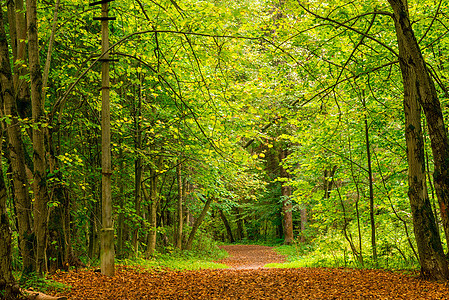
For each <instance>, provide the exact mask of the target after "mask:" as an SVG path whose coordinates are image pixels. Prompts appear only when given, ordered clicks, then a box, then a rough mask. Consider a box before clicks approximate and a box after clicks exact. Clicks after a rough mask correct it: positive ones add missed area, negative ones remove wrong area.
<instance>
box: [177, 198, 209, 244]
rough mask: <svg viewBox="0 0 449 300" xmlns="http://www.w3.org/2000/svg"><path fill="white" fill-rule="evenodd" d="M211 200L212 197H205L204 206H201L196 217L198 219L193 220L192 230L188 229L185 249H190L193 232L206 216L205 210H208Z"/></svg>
mask: <svg viewBox="0 0 449 300" xmlns="http://www.w3.org/2000/svg"><path fill="white" fill-rule="evenodd" d="M212 200H213V197H209V198H207V200H206V203H205V204H204V207H203V210H202V211H201V214H200V216H199V217H198V219H196V220H195V223H193V226H192V231H190V234H189V238H188V239H187V242H186V244H185V247H184V249H186V250H191V249H192V243H193V239H194V238H195V234H196V232H197V231H198V228H200V225H201V223H202V222H203V220H204V218H205V217H206V214H207V211H208V210H209V207H210V204H211V203H212Z"/></svg>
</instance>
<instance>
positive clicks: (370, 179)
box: [356, 98, 377, 267]
mask: <svg viewBox="0 0 449 300" xmlns="http://www.w3.org/2000/svg"><path fill="white" fill-rule="evenodd" d="M362 104H363V108H364V110H365V111H366V103H365V99H364V98H363V99H362ZM364 123H365V143H366V157H367V163H368V186H369V217H370V225H371V251H372V253H373V260H374V263H375V264H376V267H377V246H376V222H375V220H374V187H373V169H372V164H371V146H370V140H369V128H368V118H367V117H366V114H365V120H364ZM356 208H357V212H358V199H357V203H356ZM360 250H361V248H360ZM360 256H361V255H360Z"/></svg>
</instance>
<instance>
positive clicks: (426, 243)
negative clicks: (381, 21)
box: [388, 0, 449, 280]
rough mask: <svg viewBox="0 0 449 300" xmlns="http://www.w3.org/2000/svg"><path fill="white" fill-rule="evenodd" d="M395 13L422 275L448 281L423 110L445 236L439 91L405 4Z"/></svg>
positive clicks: (448, 167) (448, 194)
mask: <svg viewBox="0 0 449 300" xmlns="http://www.w3.org/2000/svg"><path fill="white" fill-rule="evenodd" d="M388 2H389V3H390V5H391V7H392V8H393V11H394V18H393V19H394V22H395V27H396V34H397V39H398V45H399V64H400V67H401V72H402V79H403V85H404V111H405V122H406V123H405V126H406V128H405V137H406V144H407V158H408V165H409V198H410V205H411V208H412V215H413V225H414V232H415V237H416V243H417V245H418V254H419V260H420V264H421V272H422V274H423V275H425V276H428V277H430V278H433V279H438V280H447V279H449V270H448V265H447V261H446V258H445V256H444V253H443V248H442V245H441V241H440V236H439V233H438V231H437V228H436V226H435V218H434V215H433V212H432V207H431V205H430V201H429V196H428V193H427V186H426V174H425V160H424V142H423V136H422V129H421V107H420V105H422V107H423V109H424V113H425V115H426V119H427V124H428V128H429V135H430V139H431V143H432V150H433V153H434V159H435V174H434V177H435V189H436V191H437V196H438V199H439V201H440V207H441V214H442V220H443V226H444V227H445V232H446V233H447V228H448V225H449V223H448V209H449V206H448V204H449V185H448V184H447V183H449V177H448V174H447V172H448V171H449V147H448V140H447V133H446V128H445V126H444V122H443V118H442V113H441V106H440V104H439V100H438V97H437V93H436V90H435V86H434V85H433V81H432V79H431V78H430V75H429V73H428V70H427V67H426V64H425V61H424V58H423V57H422V54H421V51H420V49H419V46H418V42H417V41H416V38H415V36H414V32H413V30H412V27H411V24H410V20H409V15H408V7H407V1H406V0H388Z"/></svg>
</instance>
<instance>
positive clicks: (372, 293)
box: [54, 245, 449, 300]
mask: <svg viewBox="0 0 449 300" xmlns="http://www.w3.org/2000/svg"><path fill="white" fill-rule="evenodd" d="M223 248H224V249H225V250H227V251H229V253H230V257H228V258H227V259H225V260H222V261H221V262H223V263H226V264H228V265H229V266H231V268H230V269H224V270H200V271H184V272H181V271H176V272H174V271H163V272H160V271H159V272H158V271H155V270H152V271H146V270H140V269H137V268H131V267H120V266H119V267H117V271H116V275H115V276H114V277H106V276H103V275H101V274H100V273H96V272H94V271H91V270H84V271H80V272H74V271H71V272H69V273H66V272H62V273H59V274H57V275H55V277H54V279H55V280H57V281H59V282H62V283H64V284H69V285H71V286H72V288H71V290H70V291H67V292H65V293H60V294H59V296H66V297H67V298H68V299H69V300H94V299H95V300H98V299H104V300H109V299H111V300H112V299H114V300H115V299H120V300H131V299H132V300H134V299H161V300H171V299H192V300H197V299H207V300H208V299H211V300H212V299H220V300H225V299H232V300H233V299H284V300H285V299H449V287H448V283H437V282H428V281H424V280H420V279H418V278H417V277H416V275H404V274H401V273H395V272H390V271H382V270H353V269H344V268H333V269H330V268H299V269H269V268H262V267H263V265H265V264H266V263H269V262H281V261H282V260H283V258H282V257H281V256H279V255H277V254H275V253H274V252H273V251H272V250H271V249H270V248H269V247H262V246H247V245H235V246H224V247H223Z"/></svg>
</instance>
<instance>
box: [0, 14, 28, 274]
mask: <svg viewBox="0 0 449 300" xmlns="http://www.w3.org/2000/svg"><path fill="white" fill-rule="evenodd" d="M0 81H1V101H2V103H1V104H2V105H1V108H2V110H1V112H2V117H5V116H11V117H10V118H11V119H10V121H8V122H5V121H4V122H3V127H4V128H6V134H7V147H8V155H9V160H10V162H11V169H12V179H13V186H14V195H15V199H16V203H15V205H16V211H17V220H18V225H19V226H18V227H19V248H20V251H21V254H22V263H23V273H24V274H27V273H30V272H33V271H34V270H35V264H34V252H33V249H34V245H33V244H34V234H33V232H32V229H31V224H32V218H31V199H30V195H29V194H28V187H29V185H28V180H27V177H26V171H25V152H24V148H23V143H22V135H21V131H20V124H19V122H18V119H17V118H18V113H17V110H16V103H15V98H14V94H15V90H14V86H13V78H12V73H11V65H10V59H9V51H8V44H7V37H6V32H5V27H4V21H3V13H2V12H0Z"/></svg>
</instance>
